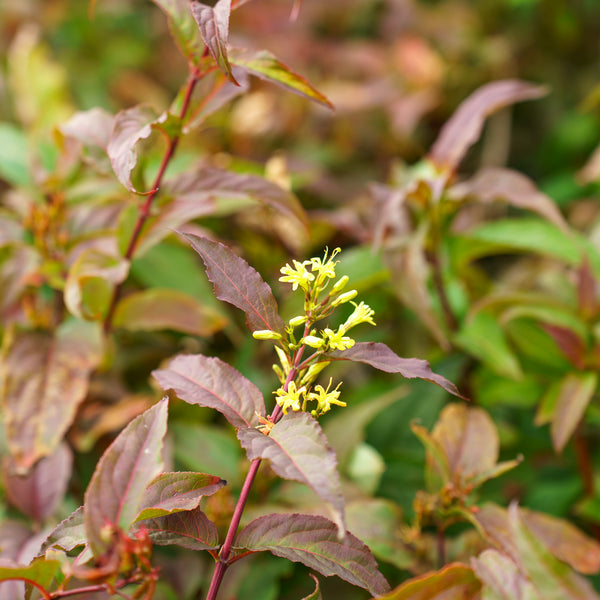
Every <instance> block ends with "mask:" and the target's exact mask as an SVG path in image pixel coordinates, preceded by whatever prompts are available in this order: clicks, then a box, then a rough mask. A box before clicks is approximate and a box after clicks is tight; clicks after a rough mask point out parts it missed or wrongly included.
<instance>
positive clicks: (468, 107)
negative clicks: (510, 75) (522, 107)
mask: <svg viewBox="0 0 600 600" xmlns="http://www.w3.org/2000/svg"><path fill="white" fill-rule="evenodd" d="M546 93H547V90H546V89H545V88H543V87H541V86H538V85H533V84H531V83H527V82H525V81H519V80H516V79H505V80H501V81H493V82H492V83H488V84H486V85H484V86H482V87H480V88H479V89H477V90H475V91H474V92H473V93H472V94H471V95H470V96H469V97H468V98H467V99H466V100H465V101H464V102H463V103H462V104H461V105H460V106H459V107H458V109H457V110H456V112H455V113H454V114H453V115H452V117H451V118H450V120H449V121H448V122H447V123H446V124H445V125H444V127H443V128H442V130H441V132H440V134H439V136H438V138H437V140H436V141H435V143H434V145H433V147H432V148H431V151H430V152H429V158H430V159H431V160H432V161H433V162H434V163H435V164H436V165H437V166H438V167H440V168H443V169H444V170H447V171H449V172H453V171H455V170H456V168H457V167H458V165H459V164H460V162H461V161H462V159H463V158H464V156H465V153H466V152H467V150H468V149H469V148H470V147H471V146H472V145H473V144H474V143H475V142H476V141H477V139H478V138H479V136H480V134H481V130H482V128H483V124H484V122H485V120H486V119H487V117H489V116H490V115H491V114H492V113H494V112H496V111H497V110H500V109H501V108H504V107H505V106H509V105H511V104H514V103H515V102H521V101H523V100H535V99H536V98H541V97H542V96H545V95H546Z"/></svg>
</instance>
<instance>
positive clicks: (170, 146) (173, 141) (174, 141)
mask: <svg viewBox="0 0 600 600" xmlns="http://www.w3.org/2000/svg"><path fill="white" fill-rule="evenodd" d="M200 77H201V76H200V74H199V73H198V72H197V71H193V72H192V73H191V74H190V77H189V79H188V84H187V89H186V91H185V97H184V99H183V103H182V105H181V110H180V111H179V115H178V116H179V118H180V119H181V120H183V118H184V117H185V115H186V113H187V111H188V109H189V107H190V102H191V100H192V94H193V93H194V88H195V87H196V84H197V83H198V81H199V80H200ZM180 139H181V136H180V135H176V136H174V137H173V138H170V139H169V141H168V143H167V149H166V152H165V154H164V156H163V159H162V161H161V164H160V167H159V169H158V173H157V174H156V177H155V178H154V183H153V184H152V191H151V192H150V194H148V197H147V198H146V201H145V202H144V204H143V205H142V207H141V208H140V212H139V215H138V219H137V221H136V223H135V227H134V229H133V233H132V234H131V238H130V239H129V244H128V246H127V251H126V252H125V257H124V258H125V259H127V260H131V259H132V257H133V253H134V252H135V249H136V246H137V244H138V242H139V239H140V235H141V233H142V228H143V227H144V224H145V223H146V221H147V220H148V217H149V216H150V208H151V207H152V203H153V202H154V199H155V198H156V195H157V194H158V190H159V189H160V186H161V185H162V180H163V177H164V175H165V171H166V170H167V167H168V166H169V163H170V162H171V159H172V158H173V155H174V154H175V151H176V150H177V146H178V145H179V140H180ZM122 289H123V284H122V283H119V284H117V285H116V286H115V289H114V290H113V294H112V298H111V300H110V304H109V307H108V311H107V313H106V317H105V319H104V332H105V333H109V332H110V330H111V328H112V321H113V318H114V316H115V309H116V307H117V302H118V301H119V298H120V296H121V291H122Z"/></svg>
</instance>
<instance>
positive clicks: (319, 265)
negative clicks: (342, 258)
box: [310, 248, 342, 288]
mask: <svg viewBox="0 0 600 600" xmlns="http://www.w3.org/2000/svg"><path fill="white" fill-rule="evenodd" d="M341 251H342V250H341V248H336V249H335V250H334V251H333V252H332V253H331V256H330V257H329V259H328V258H327V249H326V250H325V254H324V255H323V260H321V259H320V258H311V259H310V262H311V263H312V271H313V272H315V271H316V272H317V273H318V275H317V281H316V285H317V286H318V287H319V288H320V287H321V286H322V285H323V283H324V282H325V278H329V279H333V278H334V277H335V265H337V263H338V261H337V260H333V259H334V258H335V257H336V256H337V255H338V254H339V253H340V252H341Z"/></svg>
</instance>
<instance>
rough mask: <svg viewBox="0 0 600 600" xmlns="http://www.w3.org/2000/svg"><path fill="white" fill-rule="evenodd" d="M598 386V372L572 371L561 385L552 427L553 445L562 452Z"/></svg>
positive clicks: (557, 450)
mask: <svg viewBox="0 0 600 600" xmlns="http://www.w3.org/2000/svg"><path fill="white" fill-rule="evenodd" d="M597 386H598V374H597V373H596V372H582V371H571V372H570V373H567V374H566V375H565V377H564V378H563V379H562V381H561V383H560V387H559V390H558V398H557V401H556V407H555V409H554V416H553V418H552V423H551V425H550V433H551V434H552V445H553V446H554V449H555V450H556V452H562V450H563V449H564V447H565V446H566V444H567V442H568V441H569V438H570V437H571V435H572V434H573V432H574V431H575V428H576V427H577V425H578V423H579V421H581V419H582V418H583V415H584V413H585V409H586V408H587V406H588V404H589V403H590V401H591V399H592V397H593V395H594V393H595V391H596V388H597Z"/></svg>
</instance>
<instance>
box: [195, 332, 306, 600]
mask: <svg viewBox="0 0 600 600" xmlns="http://www.w3.org/2000/svg"><path fill="white" fill-rule="evenodd" d="M304 335H308V328H306V330H305V333H304ZM303 353H304V346H302V347H301V348H300V349H299V350H297V351H296V354H295V356H294V360H293V367H292V368H291V369H290V371H289V373H288V375H287V377H286V380H285V383H284V385H283V389H284V390H286V391H287V389H288V386H289V384H290V382H291V381H293V380H294V378H295V377H296V375H297V374H298V365H299V364H300V361H301V360H302V354H303ZM282 416H283V411H282V409H281V406H279V404H277V405H276V406H275V408H274V409H273V412H272V414H271V417H270V420H271V421H272V422H273V423H277V421H279V419H281V417H282ZM260 462H261V459H260V458H255V459H254V460H253V461H252V462H251V463H250V469H249V470H248V473H247V475H246V479H245V480H244V484H243V486H242V491H241V492H240V495H239V498H238V501H237V503H236V505H235V509H234V511H233V516H232V517H231V522H230V523H229V529H228V530H227V535H226V537H225V541H224V542H223V546H222V547H221V551H220V552H219V558H218V560H217V564H216V565H215V570H214V571H213V576H212V579H211V582H210V587H209V588H208V594H207V595H206V600H215V599H216V597H217V593H218V591H219V587H220V586H221V582H222V581H223V576H224V575H225V571H226V570H227V567H228V566H229V565H230V564H231V563H232V562H235V561H232V560H231V548H232V546H233V542H234V540H235V536H236V534H237V530H238V527H239V526H240V521H241V519H242V514H243V513H244V509H245V508H246V502H247V501H248V495H249V494H250V489H251V488H252V484H253V483H254V479H255V477H256V473H257V471H258V467H259V466H260Z"/></svg>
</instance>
